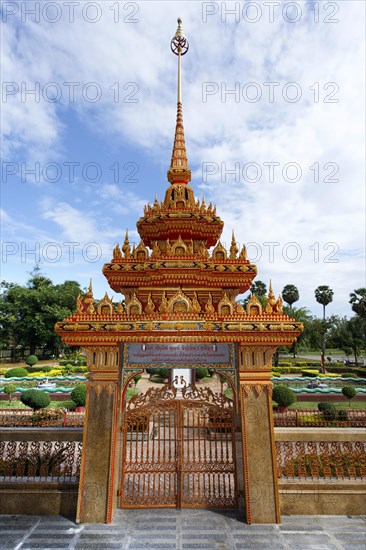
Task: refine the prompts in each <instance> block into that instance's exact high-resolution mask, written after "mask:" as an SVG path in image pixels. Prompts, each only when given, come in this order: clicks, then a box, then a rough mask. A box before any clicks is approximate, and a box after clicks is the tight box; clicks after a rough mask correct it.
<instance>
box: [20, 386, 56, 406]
mask: <svg viewBox="0 0 366 550" xmlns="http://www.w3.org/2000/svg"><path fill="white" fill-rule="evenodd" d="M20 400H21V402H22V403H24V405H27V407H30V408H31V409H33V410H34V411H37V410H38V409H44V408H45V407H48V405H49V404H50V403H51V398H50V396H49V395H48V393H45V392H43V391H41V390H27V391H25V392H23V393H22V395H21V396H20Z"/></svg>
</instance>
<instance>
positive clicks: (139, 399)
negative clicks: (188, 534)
mask: <svg viewBox="0 0 366 550" xmlns="http://www.w3.org/2000/svg"><path fill="white" fill-rule="evenodd" d="M123 443H124V444H123V449H124V451H123V458H122V486H121V491H120V495H121V500H120V506H121V507H122V508H139V507H141V508H159V507H164V508H168V507H174V508H175V507H177V508H195V507H197V508H207V507H236V506H237V483H236V469H235V428H234V408H233V401H232V400H230V399H228V398H227V397H226V396H225V395H222V394H215V393H213V392H212V391H211V390H210V389H209V388H203V389H197V388H196V387H191V386H189V387H187V388H184V389H183V390H182V392H181V393H180V392H177V390H176V388H174V387H170V386H164V387H163V388H161V389H149V390H148V391H147V392H146V393H145V394H143V395H138V396H135V397H133V398H132V399H131V400H130V401H129V402H128V404H127V407H126V411H125V419H124V426H123Z"/></svg>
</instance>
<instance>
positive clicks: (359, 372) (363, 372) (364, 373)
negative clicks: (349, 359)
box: [354, 368, 366, 378]
mask: <svg viewBox="0 0 366 550" xmlns="http://www.w3.org/2000/svg"><path fill="white" fill-rule="evenodd" d="M354 372H355V373H356V374H357V376H361V377H362V378H366V369H365V368H363V369H355V370H354Z"/></svg>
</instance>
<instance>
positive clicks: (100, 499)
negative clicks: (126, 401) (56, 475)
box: [76, 347, 119, 523]
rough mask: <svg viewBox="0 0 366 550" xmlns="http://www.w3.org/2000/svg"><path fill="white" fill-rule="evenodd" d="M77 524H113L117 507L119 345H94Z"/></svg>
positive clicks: (89, 354)
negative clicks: (115, 346)
mask: <svg viewBox="0 0 366 550" xmlns="http://www.w3.org/2000/svg"><path fill="white" fill-rule="evenodd" d="M85 351H86V353H87V365H88V369H89V370H90V381H89V382H88V383H87V400H86V410H85V424H84V433H83V452H82V462H81V468H80V484H79V496H78V506H77V514H76V521H77V523H79V522H81V523H104V522H105V523H110V522H111V521H112V514H113V509H114V508H115V506H116V502H115V493H116V491H114V471H115V468H114V465H115V458H116V457H115V452H116V436H117V425H118V387H119V384H118V348H113V349H111V348H105V347H104V348H102V347H98V348H90V349H87V350H85Z"/></svg>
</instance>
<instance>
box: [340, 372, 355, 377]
mask: <svg viewBox="0 0 366 550" xmlns="http://www.w3.org/2000/svg"><path fill="white" fill-rule="evenodd" d="M341 377H342V378H358V376H357V374H356V373H355V372H343V373H342V374H341Z"/></svg>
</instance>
